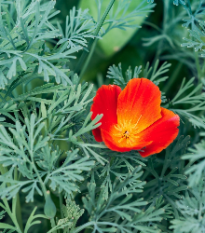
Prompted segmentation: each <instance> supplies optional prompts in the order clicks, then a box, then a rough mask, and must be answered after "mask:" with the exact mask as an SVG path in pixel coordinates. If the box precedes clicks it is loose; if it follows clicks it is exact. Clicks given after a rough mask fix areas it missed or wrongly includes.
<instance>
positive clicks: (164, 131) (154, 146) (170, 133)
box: [139, 108, 180, 157]
mask: <svg viewBox="0 0 205 233" xmlns="http://www.w3.org/2000/svg"><path fill="white" fill-rule="evenodd" d="M161 109H162V111H161V113H162V118H161V119H159V120H158V121H156V122H155V123H154V124H153V125H151V126H150V127H149V128H147V129H145V130H144V131H143V132H141V133H140V134H139V136H140V138H141V139H142V140H145V141H152V143H151V144H150V145H148V146H146V147H145V148H144V149H142V150H143V151H144V152H140V155H141V156H142V157H147V156H149V155H152V154H156V153H159V152H161V151H162V150H163V149H165V148H166V147H168V146H169V145H170V144H171V143H172V142H173V141H174V139H175V138H176V137H177V135H178V132H179V129H178V128H177V127H178V126H179V124H180V118H179V116H178V115H176V114H175V113H174V112H172V111H170V110H168V109H165V108H161Z"/></svg>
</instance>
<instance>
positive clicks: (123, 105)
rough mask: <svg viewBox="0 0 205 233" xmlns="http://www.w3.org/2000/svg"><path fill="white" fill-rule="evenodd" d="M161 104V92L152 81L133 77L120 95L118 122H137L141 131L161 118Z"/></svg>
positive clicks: (134, 123) (138, 129)
mask: <svg viewBox="0 0 205 233" xmlns="http://www.w3.org/2000/svg"><path fill="white" fill-rule="evenodd" d="M160 104H161V92H160V90H159V88H158V87H157V86H156V85H155V84H154V83H153V82H152V81H150V80H149V79H146V78H133V79H131V80H130V81H129V82H128V84H127V86H126V87H125V89H124V90H123V91H122V92H121V93H120V95H119V97H118V103H117V116H118V123H119V124H120V123H121V124H127V122H129V124H133V125H136V124H137V131H138V132H141V131H143V130H144V129H146V128H148V127H149V126H150V125H152V124H153V123H154V122H155V121H157V120H158V119H160V118H161V107H160Z"/></svg>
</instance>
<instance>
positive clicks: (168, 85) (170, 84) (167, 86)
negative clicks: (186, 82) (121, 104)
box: [163, 63, 182, 93]
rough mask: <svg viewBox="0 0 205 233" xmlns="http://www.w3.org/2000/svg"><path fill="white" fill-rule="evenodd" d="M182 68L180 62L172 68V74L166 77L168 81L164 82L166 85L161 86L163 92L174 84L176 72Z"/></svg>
mask: <svg viewBox="0 0 205 233" xmlns="http://www.w3.org/2000/svg"><path fill="white" fill-rule="evenodd" d="M181 68H182V63H178V65H177V68H176V69H175V70H174V73H173V74H172V76H171V77H170V78H169V79H168V80H169V81H168V83H167V84H166V86H165V87H164V88H163V91H164V92H165V93H167V92H168V91H169V90H170V88H171V87H172V85H173V84H174V82H175V81H176V79H177V78H178V74H179V71H180V70H181Z"/></svg>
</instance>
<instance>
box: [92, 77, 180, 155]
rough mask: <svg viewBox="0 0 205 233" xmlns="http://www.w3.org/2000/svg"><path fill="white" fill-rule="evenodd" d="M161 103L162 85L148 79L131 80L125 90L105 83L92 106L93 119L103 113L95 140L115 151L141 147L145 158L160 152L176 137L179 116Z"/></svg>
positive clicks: (95, 131)
mask: <svg viewBox="0 0 205 233" xmlns="http://www.w3.org/2000/svg"><path fill="white" fill-rule="evenodd" d="M160 104H161V92H160V90H159V88H158V87H157V86H156V85H155V84H154V83H153V82H152V81H150V80H148V79H146V78H134V79H132V80H130V81H129V82H128V84H127V86H126V87H125V89H124V90H123V91H122V90H121V88H120V87H119V86H116V85H108V86H106V85H103V86H102V87H100V88H99V89H98V91H97V93H96V96H95V98H94V99H93V105H92V107H91V112H93V114H92V119H94V118H95V117H96V116H97V115H98V114H101V113H102V114H103V117H102V119H101V120H100V122H101V126H100V127H98V128H96V129H94V130H93V135H94V137H95V140H96V141H98V142H102V141H103V142H104V143H105V145H106V146H107V147H108V148H110V149H111V150H114V151H119V152H125V151H130V150H141V151H139V153H140V155H141V156H143V157H146V156H149V155H152V154H155V153H159V152H161V151H162V150H163V149H165V148H166V147H167V146H169V145H170V144H171V143H172V142H173V140H174V139H175V138H176V137H177V135H178V132H179V130H178V128H177V127H178V126H179V124H180V119H179V116H178V115H176V114H175V113H173V112H172V111H170V110H168V109H165V108H162V107H160Z"/></svg>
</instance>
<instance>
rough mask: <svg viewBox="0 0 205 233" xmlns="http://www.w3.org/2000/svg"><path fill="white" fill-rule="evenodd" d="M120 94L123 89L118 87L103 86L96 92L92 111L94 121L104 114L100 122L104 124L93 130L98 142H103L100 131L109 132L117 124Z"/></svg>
mask: <svg viewBox="0 0 205 233" xmlns="http://www.w3.org/2000/svg"><path fill="white" fill-rule="evenodd" d="M120 92H121V88H120V87H118V86H116V85H108V86H106V85H103V86H102V87H100V88H99V89H98V90H97V92H96V96H95V98H94V99H93V104H92V106H91V110H90V111H91V112H93V114H92V117H91V119H92V120H93V119H94V118H95V117H96V116H97V115H98V114H103V117H102V119H101V120H100V121H99V122H101V123H102V124H101V126H100V127H98V128H97V129H94V130H93V135H94V137H95V139H96V141H98V142H100V141H102V137H101V132H100V130H101V129H106V130H109V128H110V127H111V125H113V124H116V123H117V98H118V96H119V94H120ZM99 122H98V123H99Z"/></svg>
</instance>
